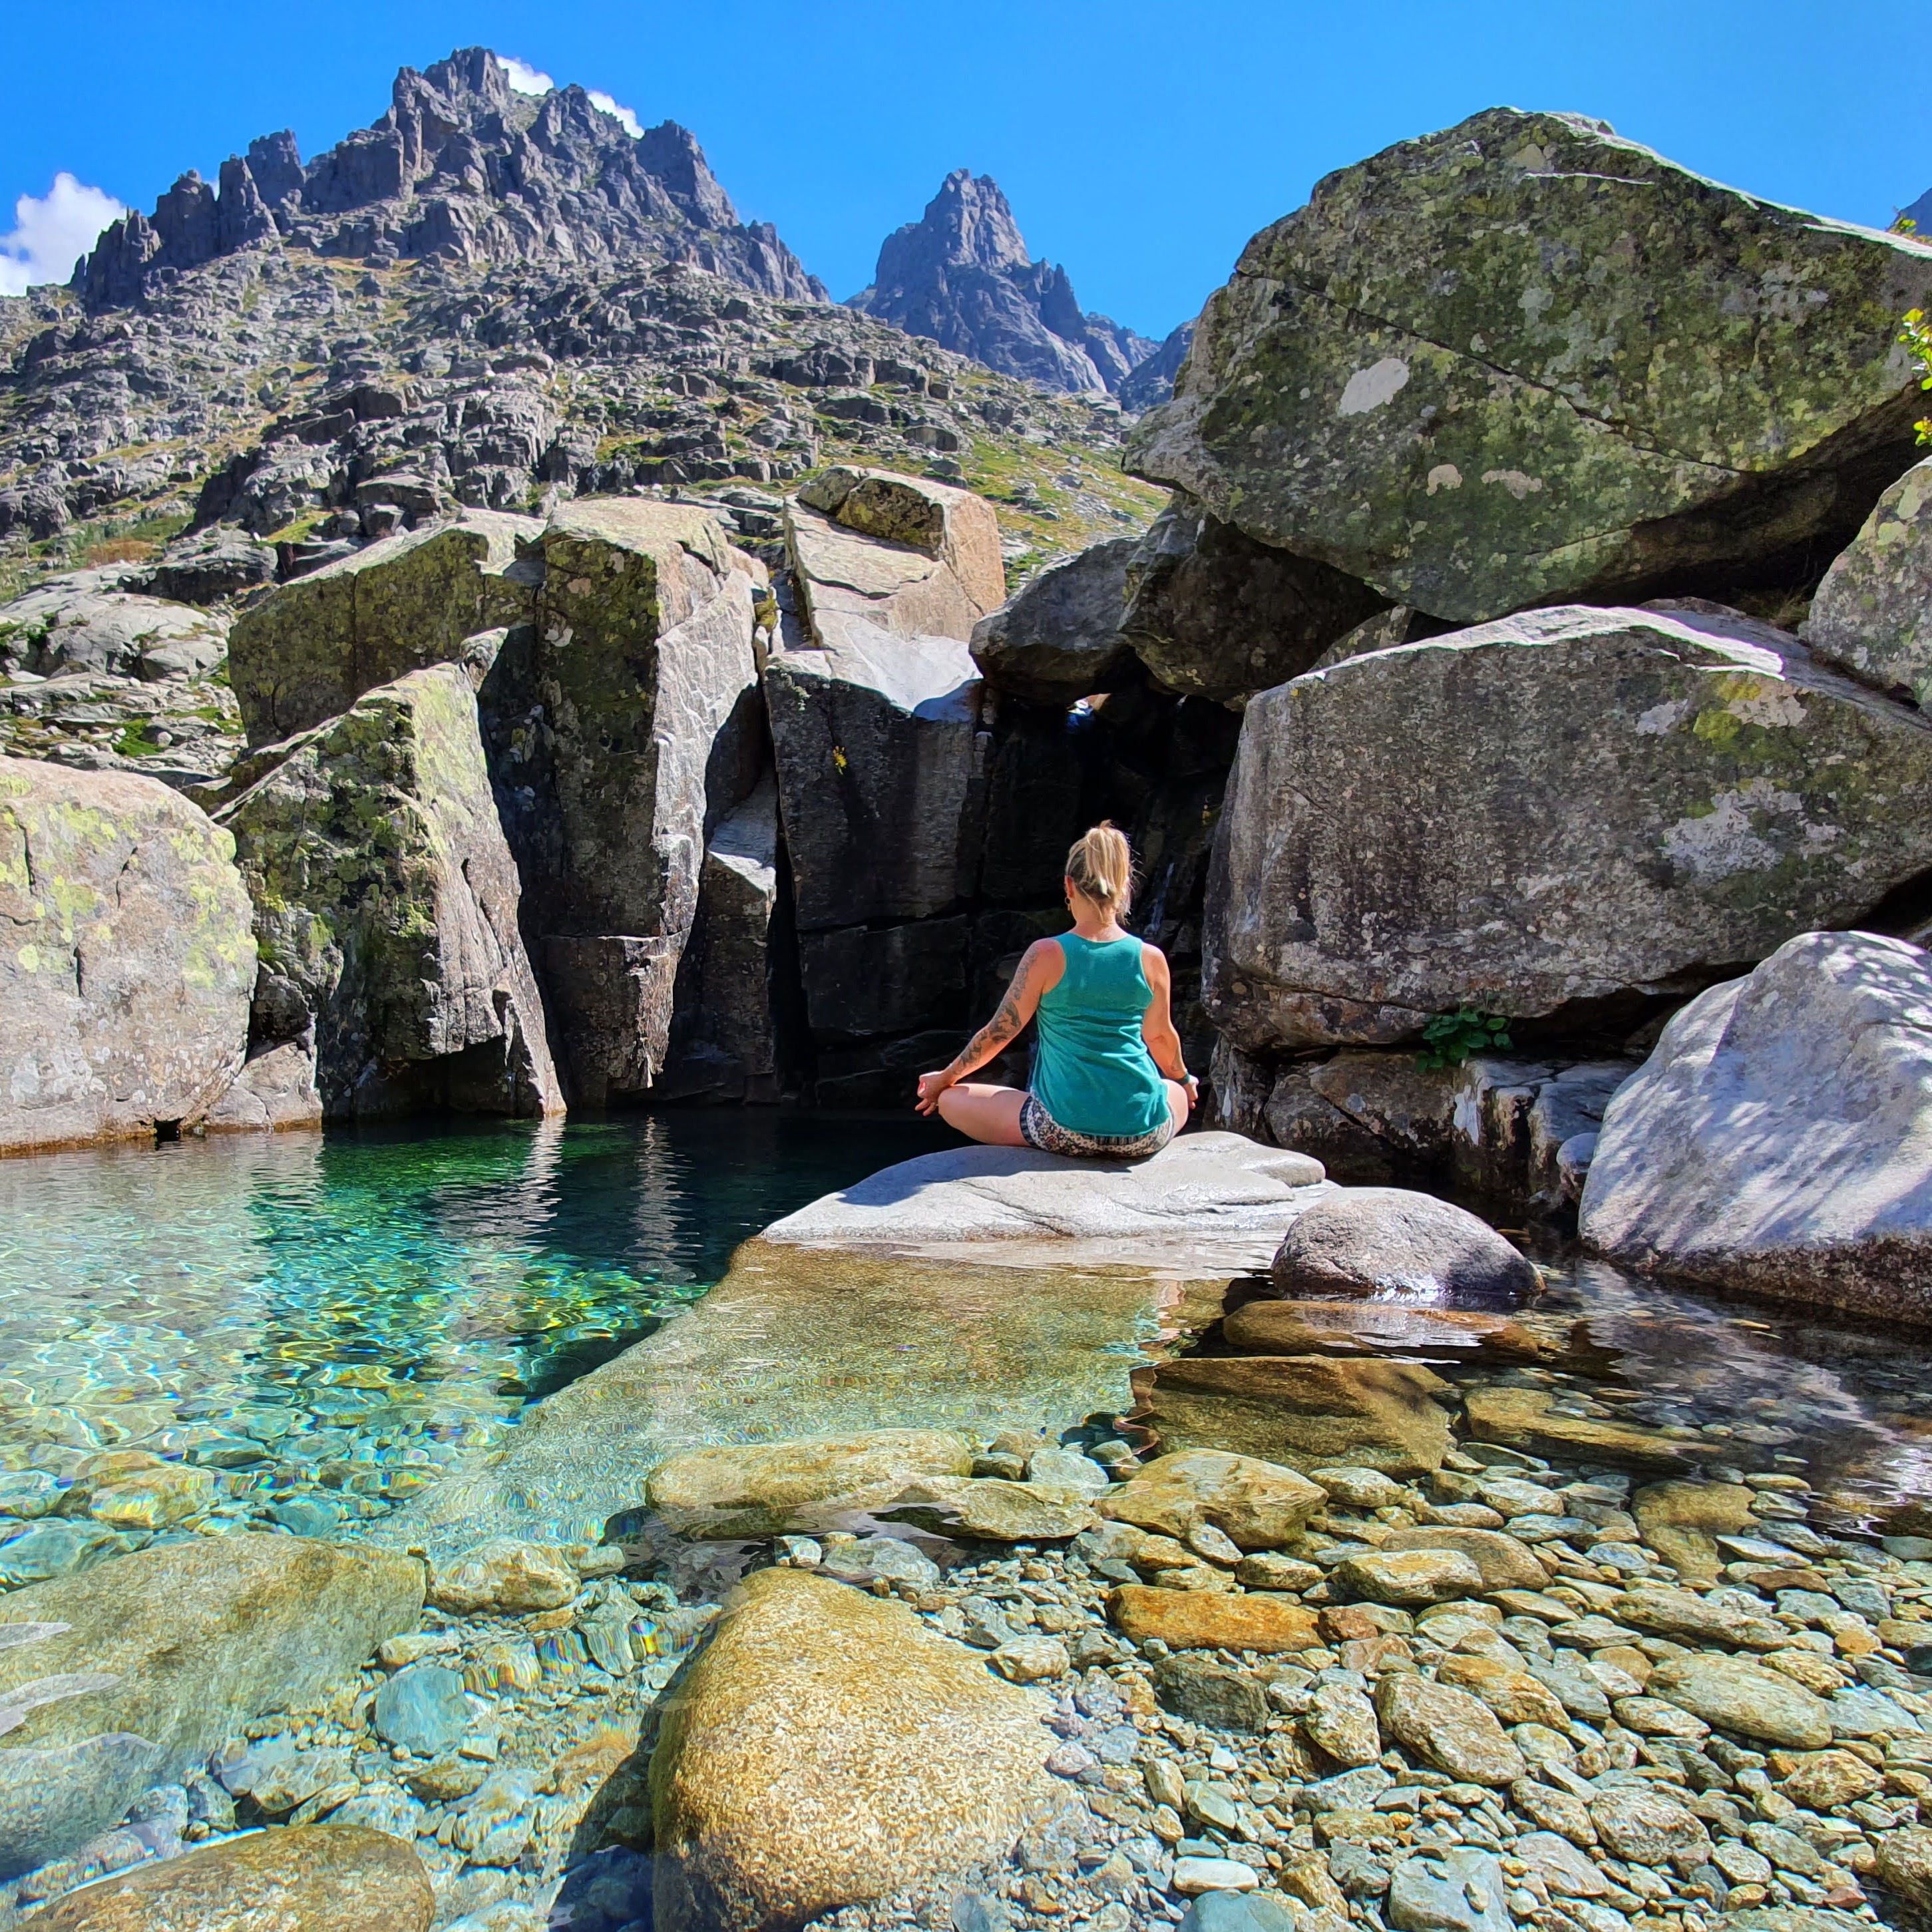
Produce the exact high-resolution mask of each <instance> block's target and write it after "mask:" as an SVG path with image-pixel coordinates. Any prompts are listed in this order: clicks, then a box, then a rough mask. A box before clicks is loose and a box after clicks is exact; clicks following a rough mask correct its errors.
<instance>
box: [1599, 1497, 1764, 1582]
mask: <svg viewBox="0 0 1932 1932" xmlns="http://www.w3.org/2000/svg"><path fill="white" fill-rule="evenodd" d="M1754 1494H1755V1492H1754V1491H1753V1490H1748V1489H1747V1488H1746V1487H1745V1486H1744V1484H1742V1483H1652V1484H1651V1485H1650V1486H1649V1487H1648V1488H1647V1489H1642V1490H1638V1491H1637V1494H1636V1496H1634V1498H1633V1499H1631V1514H1633V1515H1634V1516H1635V1517H1636V1518H1637V1529H1639V1531H1640V1532H1641V1533H1642V1535H1643V1540H1644V1541H1645V1542H1646V1543H1647V1544H1649V1546H1650V1547H1651V1548H1652V1549H1653V1550H1655V1551H1656V1552H1657V1553H1658V1556H1661V1557H1662V1558H1663V1559H1664V1562H1667V1563H1668V1564H1669V1565H1670V1566H1671V1567H1672V1568H1673V1569H1674V1570H1676V1572H1677V1574H1679V1576H1680V1577H1682V1578H1683V1579H1684V1580H1685V1582H1686V1583H1715V1582H1716V1581H1717V1580H1718V1577H1719V1576H1720V1574H1721V1573H1722V1571H1723V1570H1724V1562H1725V1559H1724V1553H1723V1552H1722V1551H1721V1550H1719V1549H1718V1544H1717V1539H1718V1538H1719V1537H1721V1536H1745V1535H1750V1534H1751V1533H1753V1532H1761V1531H1762V1529H1763V1525H1762V1524H1761V1523H1759V1521H1758V1520H1757V1518H1756V1517H1754V1516H1753V1515H1752V1514H1751V1502H1752V1499H1753V1497H1754Z"/></svg>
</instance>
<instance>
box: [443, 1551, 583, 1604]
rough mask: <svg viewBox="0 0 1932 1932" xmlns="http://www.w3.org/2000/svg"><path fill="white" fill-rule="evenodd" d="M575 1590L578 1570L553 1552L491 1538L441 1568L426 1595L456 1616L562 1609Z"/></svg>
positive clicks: (575, 1592)
mask: <svg viewBox="0 0 1932 1932" xmlns="http://www.w3.org/2000/svg"><path fill="white" fill-rule="evenodd" d="M575 1595H577V1573H576V1571H574V1570H573V1569H572V1568H571V1567H570V1565H568V1563H566V1562H565V1561H564V1559H563V1558H562V1556H560V1555H559V1553H557V1552H556V1550H546V1549H544V1548H543V1547H541V1545H540V1544H534V1543H522V1542H519V1541H517V1538H514V1537H513V1536H495V1537H492V1538H490V1541H488V1542H487V1543H479V1544H478V1545H477V1546H476V1547H475V1549H473V1550H466V1551H465V1552H464V1553H463V1555H462V1556H459V1557H458V1558H457V1559H456V1560H455V1562H453V1563H450V1564H447V1565H443V1567H441V1568H439V1569H438V1570H437V1572H436V1574H435V1575H434V1577H433V1578H432V1579H431V1583H430V1592H429V1599H430V1601H431V1603H433V1604H434V1605H435V1606H436V1607H437V1609H438V1610H449V1611H452V1612H453V1613H455V1614H456V1615H458V1616H476V1615H478V1614H479V1613H488V1612H493V1613H496V1614H497V1615H499V1616H524V1615H526V1614H527V1613H529V1612H530V1611H532V1610H559V1609H561V1608H562V1606H563V1605H564V1604H567V1603H568V1602H569V1601H570V1600H571V1598H573V1597H574V1596H575Z"/></svg>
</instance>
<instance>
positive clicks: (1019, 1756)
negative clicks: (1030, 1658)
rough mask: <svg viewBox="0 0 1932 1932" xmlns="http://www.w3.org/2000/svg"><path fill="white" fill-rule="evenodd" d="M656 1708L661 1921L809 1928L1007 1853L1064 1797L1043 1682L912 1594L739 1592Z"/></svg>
mask: <svg viewBox="0 0 1932 1932" xmlns="http://www.w3.org/2000/svg"><path fill="white" fill-rule="evenodd" d="M660 1708H661V1710H662V1712H663V1714H664V1715H663V1724H662V1729H661V1732H660V1733H659V1737H658V1745H657V1749H656V1751H655V1754H654V1755H653V1757H652V1760H651V1778H650V1782H651V1798H652V1814H653V1820H654V1823H655V1841H656V1846H655V1858H654V1862H655V1893H656V1897H655V1904H656V1922H657V1924H658V1925H659V1926H661V1927H663V1928H664V1932H758V1928H760V1927H766V1926H770V1925H778V1924H784V1925H793V1924H801V1923H802V1922H803V1921H805V1920H807V1919H810V1918H816V1917H817V1916H818V1915H820V1913H822V1912H831V1911H834V1910H835V1909H838V1907H839V1906H845V1905H853V1904H859V1903H865V1902H867V1901H868V1900H871V1899H874V1898H877V1897H883V1896H884V1895H885V1894H888V1893H890V1892H894V1891H899V1890H901V1888H904V1887H906V1886H908V1885H916V1884H918V1883H919V1882H922V1881H929V1880H932V1879H937V1878H939V1877H941V1876H944V1875H946V1874H948V1873H954V1872H960V1873H964V1872H965V1871H966V1870H969V1869H971V1868H972V1867H976V1866H979V1865H983V1864H992V1863H994V1862H995V1861H1004V1858H1005V1857H1006V1855H1007V1852H1008V1851H1009V1849H1010V1848H1011V1846H1012V1845H1013V1842H1014V1841H1015V1840H1016V1838H1018V1837H1019V1835H1020V1833H1021V1832H1022V1830H1023V1829H1025V1827H1026V1826H1027V1825H1028V1823H1030V1822H1031V1821H1032V1820H1033V1819H1034V1818H1035V1817H1037V1816H1038V1815H1040V1814H1041V1813H1042V1812H1043V1811H1046V1810H1047V1809H1049V1808H1051V1807H1052V1806H1053V1805H1054V1804H1055V1802H1056V1800H1057V1799H1058V1798H1059V1793H1058V1790H1056V1788H1055V1787H1056V1781H1055V1779H1053V1778H1052V1777H1050V1776H1049V1775H1048V1774H1047V1773H1046V1771H1045V1770H1044V1769H1043V1766H1044V1764H1045V1762H1046V1757H1047V1754H1048V1753H1049V1751H1050V1750H1051V1749H1052V1745H1053V1743H1054V1740H1053V1739H1052V1736H1051V1734H1050V1733H1049V1732H1048V1731H1047V1730H1046V1728H1045V1727H1044V1726H1043V1724H1042V1723H1041V1722H1040V1718H1042V1717H1043V1716H1044V1715H1046V1711H1045V1706H1044V1704H1043V1703H1042V1702H1041V1701H1040V1700H1038V1699H1037V1697H1036V1696H1035V1695H1034V1694H1032V1693H1030V1692H1028V1691H1022V1690H1019V1689H1017V1688H1015V1687H1013V1686H1012V1685H1007V1684H1003V1683H1001V1682H1000V1681H999V1680H998V1679H997V1678H995V1677H994V1676H992V1674H991V1673H989V1671H988V1670H986V1666H985V1664H984V1663H983V1661H981V1660H980V1658H978V1657H977V1655H975V1654H974V1652H971V1651H969V1650H968V1649H965V1646H962V1645H959V1644H956V1643H952V1642H951V1641H950V1640H947V1639H946V1638H944V1637H939V1636H938V1635H936V1634H933V1633H932V1632H929V1631H926V1630H925V1629H924V1628H922V1627H921V1625H919V1622H918V1620H917V1619H916V1618H915V1617H914V1616H913V1615H912V1613H910V1611H909V1610H907V1609H906V1608H905V1607H904V1605H902V1604H895V1603H890V1602H880V1601H878V1600H877V1599H876V1598H872V1597H870V1596H867V1595H861V1594H860V1593H859V1592H857V1591H856V1590H852V1589H847V1588H845V1587H844V1586H843V1585H841V1584H838V1583H828V1582H826V1581H824V1580H822V1579H820V1578H817V1577H811V1576H808V1575H806V1574H804V1573H803V1572H802V1571H796V1570H778V1569H774V1570H762V1571H758V1572H757V1574H755V1575H754V1576H753V1577H751V1578H750V1579H749V1580H748V1581H747V1582H745V1583H743V1584H742V1585H740V1586H739V1588H738V1589H737V1590H736V1592H733V1595H732V1596H731V1597H730V1598H728V1599H727V1601H726V1604H725V1607H724V1614H723V1615H722V1616H721V1617H720V1618H719V1619H718V1622H716V1624H715V1625H714V1626H713V1627H712V1633H711V1636H710V1638H709V1642H708V1643H706V1646H705V1647H704V1649H703V1650H702V1651H701V1652H699V1653H698V1655H697V1658H696V1659H695V1660H694V1661H693V1662H692V1663H691V1664H690V1665H689V1666H688V1667H687V1668H686V1669H685V1671H684V1672H683V1673H682V1674H681V1675H680V1676H679V1679H678V1680H677V1682H676V1685H674V1686H673V1688H672V1689H671V1690H670V1691H667V1693H666V1694H665V1696H664V1699H663V1700H662V1702H661V1706H660ZM1061 1802H1064V1800H1063V1801H1061Z"/></svg>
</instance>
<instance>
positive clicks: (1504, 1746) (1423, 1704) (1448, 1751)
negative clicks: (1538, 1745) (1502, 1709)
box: [1376, 1673, 1526, 1786]
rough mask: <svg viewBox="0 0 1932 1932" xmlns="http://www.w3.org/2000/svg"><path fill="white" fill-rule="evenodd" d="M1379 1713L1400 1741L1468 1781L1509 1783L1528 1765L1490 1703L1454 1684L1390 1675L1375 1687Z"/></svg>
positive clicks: (1439, 1768)
mask: <svg viewBox="0 0 1932 1932" xmlns="http://www.w3.org/2000/svg"><path fill="white" fill-rule="evenodd" d="M1376 1716H1377V1718H1379V1719H1380V1720H1381V1722H1382V1730H1383V1733H1384V1734H1385V1736H1388V1738H1390V1739H1391V1740H1393V1741H1394V1742H1395V1743H1397V1744H1399V1745H1403V1746H1405V1747H1406V1748H1407V1749H1409V1751H1412V1752H1413V1753H1414V1754H1415V1755H1416V1757H1418V1758H1420V1759H1421V1760H1422V1762H1423V1763H1424V1764H1426V1765H1427V1766H1430V1769H1432V1770H1435V1771H1440V1772H1446V1773H1447V1774H1448V1775H1449V1776H1450V1777H1451V1778H1457V1779H1459V1780H1461V1781H1464V1782H1466V1783H1468V1784H1487V1785H1493V1786H1503V1785H1508V1784H1511V1783H1513V1782H1514V1781H1515V1780H1516V1779H1517V1778H1520V1777H1522V1776H1523V1772H1524V1771H1525V1769H1526V1766H1525V1764H1524V1761H1523V1754H1522V1752H1521V1751H1519V1750H1518V1749H1517V1747H1516V1746H1515V1745H1513V1744H1512V1743H1511V1742H1510V1740H1509V1739H1508V1736H1505V1733H1504V1731H1503V1727H1502V1725H1501V1724H1499V1723H1498V1722H1497V1721H1496V1715H1495V1714H1494V1713H1493V1712H1492V1711H1491V1710H1490V1708H1489V1707H1488V1706H1487V1705H1486V1704H1483V1703H1478V1701H1477V1700H1476V1699H1475V1698H1474V1697H1471V1696H1470V1695H1469V1693H1468V1692H1467V1691H1458V1690H1457V1689H1456V1688H1454V1685H1448V1684H1438V1683H1432V1682H1430V1680H1429V1679H1427V1678H1426V1677H1418V1676H1413V1675H1411V1674H1408V1673H1391V1675H1389V1676H1385V1677H1384V1678H1383V1679H1382V1681H1381V1682H1379V1684H1378V1685H1376Z"/></svg>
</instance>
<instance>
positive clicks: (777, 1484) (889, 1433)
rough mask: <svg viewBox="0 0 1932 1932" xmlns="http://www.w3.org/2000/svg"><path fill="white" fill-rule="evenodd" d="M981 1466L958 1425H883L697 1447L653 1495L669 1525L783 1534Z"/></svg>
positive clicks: (656, 1479)
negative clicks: (859, 1431)
mask: <svg viewBox="0 0 1932 1932" xmlns="http://www.w3.org/2000/svg"><path fill="white" fill-rule="evenodd" d="M972 1469H973V1451H972V1450H971V1448H969V1447H968V1445H967V1443H966V1441H965V1439H964V1438H963V1437H962V1436H956V1435H954V1434H953V1433H951V1432H950V1431H949V1430H937V1429H879V1430H871V1431H868V1433H865V1434H863V1435H859V1436H817V1437H806V1438H804V1439H794V1440H793V1441H790V1442H759V1443H722V1444H720V1445H718V1446H717V1447H716V1448H708V1449H691V1450H687V1451H685V1452H684V1453H683V1454H682V1455H677V1456H672V1457H667V1459H666V1460H664V1462H662V1463H659V1464H658V1466H657V1467H656V1468H655V1469H653V1470H652V1472H651V1476H650V1482H649V1490H648V1492H647V1493H648V1496H649V1502H650V1506H651V1508H652V1509H653V1510H655V1511H656V1512H657V1514H658V1515H659V1516H661V1517H663V1518H664V1522H665V1523H666V1525H667V1526H668V1527H669V1528H670V1529H674V1530H676V1531H678V1532H680V1533H681V1534H682V1535H687V1536H703V1537H706V1538H714V1539H722V1538H729V1537H764V1536H779V1535H784V1534H786V1533H787V1532H792V1531H805V1530H811V1529H822V1528H825V1527H826V1526H829V1525H830V1524H831V1523H832V1522H833V1521H834V1520H835V1519H836V1518H837V1517H838V1516H840V1515H841V1514H844V1513H845V1512H847V1511H857V1510H874V1509H877V1508H882V1507H883V1505H886V1504H887V1503H889V1502H892V1499H894V1498H895V1497H896V1496H898V1495H899V1494H900V1493H901V1491H903V1490H904V1489H905V1487H906V1486H907V1484H910V1483H914V1482H917V1481H920V1480H922V1478H929V1477H949V1476H950V1477H961V1476H970V1475H971V1474H972Z"/></svg>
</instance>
